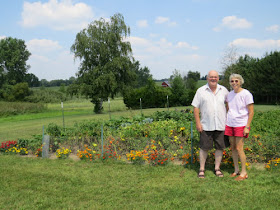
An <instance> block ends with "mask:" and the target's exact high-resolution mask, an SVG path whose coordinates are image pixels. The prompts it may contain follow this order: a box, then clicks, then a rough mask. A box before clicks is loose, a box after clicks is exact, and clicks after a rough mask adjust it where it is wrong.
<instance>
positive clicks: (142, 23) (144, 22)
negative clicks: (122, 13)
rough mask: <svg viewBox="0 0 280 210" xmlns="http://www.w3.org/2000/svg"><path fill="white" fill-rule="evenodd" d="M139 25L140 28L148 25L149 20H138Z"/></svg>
mask: <svg viewBox="0 0 280 210" xmlns="http://www.w3.org/2000/svg"><path fill="white" fill-rule="evenodd" d="M137 26H138V27H140V28H145V27H148V21H147V20H139V21H137Z"/></svg>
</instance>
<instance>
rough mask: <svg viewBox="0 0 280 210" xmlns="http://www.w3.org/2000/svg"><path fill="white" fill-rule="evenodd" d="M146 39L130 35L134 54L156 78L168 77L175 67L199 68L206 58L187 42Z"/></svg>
mask: <svg viewBox="0 0 280 210" xmlns="http://www.w3.org/2000/svg"><path fill="white" fill-rule="evenodd" d="M154 39H155V37H154V38H153V39H152V40H151V39H145V38H141V37H129V38H128V40H127V41H130V43H131V46H132V49H133V55H134V57H135V59H137V60H139V61H140V63H141V65H143V66H148V67H149V69H150V70H151V74H152V75H153V77H154V78H155V79H162V78H168V77H169V76H170V75H172V72H173V71H174V70H175V69H178V70H180V71H188V70H197V69H198V66H199V65H200V64H201V63H204V61H205V58H204V57H203V56H200V55H198V54H194V53H193V51H194V50H196V49H198V47H196V46H192V45H191V44H189V43H187V42H182V41H181V42H177V43H172V42H170V41H169V40H167V39H166V38H158V39H156V40H155V41H154ZM205 63H206V62H205Z"/></svg>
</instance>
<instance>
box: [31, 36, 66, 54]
mask: <svg viewBox="0 0 280 210" xmlns="http://www.w3.org/2000/svg"><path fill="white" fill-rule="evenodd" d="M26 45H27V48H28V50H29V51H30V52H39V53H46V52H51V51H57V50H60V49H62V46H60V45H59V44H58V42H57V41H52V40H47V39H33V40H30V41H28V42H27V43H26Z"/></svg>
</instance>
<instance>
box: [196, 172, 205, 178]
mask: <svg viewBox="0 0 280 210" xmlns="http://www.w3.org/2000/svg"><path fill="white" fill-rule="evenodd" d="M201 172H203V174H200V173H201ZM204 173H205V170H199V172H198V174H197V177H198V178H200V179H204V178H205V174H204Z"/></svg>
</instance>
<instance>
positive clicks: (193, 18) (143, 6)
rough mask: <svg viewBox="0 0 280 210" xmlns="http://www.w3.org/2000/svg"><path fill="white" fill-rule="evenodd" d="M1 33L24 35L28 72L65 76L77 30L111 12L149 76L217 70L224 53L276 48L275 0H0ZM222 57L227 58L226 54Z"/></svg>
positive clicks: (279, 26) (259, 53)
mask: <svg viewBox="0 0 280 210" xmlns="http://www.w3.org/2000/svg"><path fill="white" fill-rule="evenodd" d="M0 8H1V9H0V26H1V27H0V39H1V38H5V37H13V38H17V39H23V40H24V41H25V43H26V45H27V48H28V50H29V51H30V52H31V54H32V55H31V56H30V58H29V60H28V64H29V65H31V68H30V69H29V71H28V72H29V73H33V74H35V75H36V76H37V77H38V78H39V79H47V80H53V79H69V78H70V77H71V76H75V73H76V72H77V71H78V66H79V61H78V60H76V61H74V59H73V54H72V53H71V52H70V47H71V45H72V44H73V43H74V40H75V36H76V34H77V33H78V32H79V31H81V30H82V29H83V28H85V27H87V25H88V24H89V23H90V22H92V21H94V20H98V19H99V18H101V17H103V18H109V17H111V16H113V15H114V14H115V13H121V14H122V15H123V16H124V19H125V22H126V24H127V25H128V26H129V27H130V28H131V34H130V37H129V41H130V42H131V45H132V50H133V56H134V58H135V59H136V60H139V62H140V64H141V66H142V67H143V66H147V67H148V68H149V69H150V72H151V74H152V75H153V78H154V79H163V78H169V77H170V75H172V73H173V72H174V70H175V69H176V70H179V71H180V72H181V74H182V75H185V74H186V73H187V72H188V71H189V70H191V71H199V72H200V74H201V76H203V75H206V74H207V72H208V71H209V70H212V69H215V70H217V71H218V72H222V67H223V65H222V63H223V61H226V60H225V55H226V54H228V52H230V51H231V50H232V51H233V52H234V53H233V54H232V55H234V56H232V57H238V56H242V55H245V54H249V55H250V56H253V57H257V58H262V57H263V56H264V55H265V53H266V52H270V51H275V50H278V51H279V50H280V13H279V8H280V1H279V0H270V1H265V0H172V1H171V0H169V1H167V0H141V1H133V0H96V1H94V0H41V1H36V0H26V1H21V0H10V1H8V0H0ZM226 57H228V56H226Z"/></svg>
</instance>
